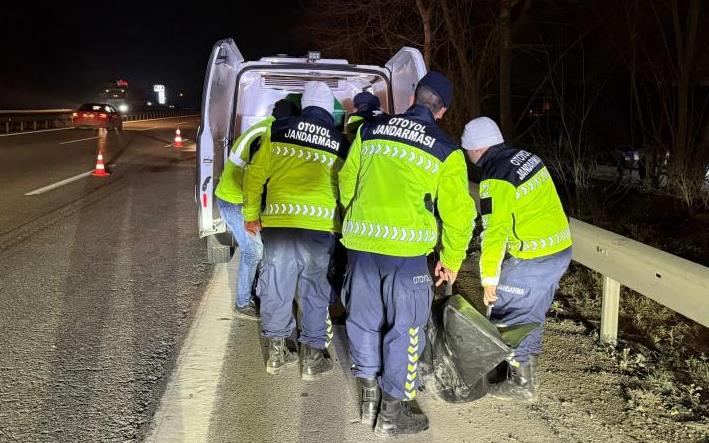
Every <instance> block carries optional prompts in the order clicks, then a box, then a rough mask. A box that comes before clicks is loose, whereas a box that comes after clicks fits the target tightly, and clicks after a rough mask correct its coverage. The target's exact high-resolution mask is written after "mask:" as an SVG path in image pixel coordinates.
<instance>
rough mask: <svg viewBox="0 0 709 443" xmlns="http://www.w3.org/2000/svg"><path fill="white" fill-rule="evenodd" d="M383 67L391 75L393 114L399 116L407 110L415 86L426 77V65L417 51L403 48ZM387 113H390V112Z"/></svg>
mask: <svg viewBox="0 0 709 443" xmlns="http://www.w3.org/2000/svg"><path fill="white" fill-rule="evenodd" d="M385 66H386V68H387V69H388V70H389V72H390V73H391V92H392V100H393V102H394V109H393V114H400V113H402V112H404V111H406V110H407V109H408V108H409V100H410V99H411V96H412V95H414V91H415V90H416V85H417V84H418V82H419V80H420V79H421V77H423V76H424V75H426V64H425V63H424V61H423V56H422V55H421V52H420V51H419V50H418V49H415V48H409V47H406V46H404V47H403V48H401V49H400V50H399V52H397V53H396V54H394V57H392V58H391V59H389V61H388V62H387V63H386V65H385ZM389 112H390V113H392V111H391V110H390V111H389Z"/></svg>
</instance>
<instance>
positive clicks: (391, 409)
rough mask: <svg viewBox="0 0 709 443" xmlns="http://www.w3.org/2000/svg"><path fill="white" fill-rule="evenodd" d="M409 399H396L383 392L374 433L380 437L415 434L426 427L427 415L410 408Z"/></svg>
mask: <svg viewBox="0 0 709 443" xmlns="http://www.w3.org/2000/svg"><path fill="white" fill-rule="evenodd" d="M411 403H412V402H410V401H403V400H397V399H395V398H393V397H392V396H390V395H389V394H387V393H386V392H385V393H384V396H383V398H382V404H381V406H380V407H379V415H378V416H377V425H376V426H375V427H374V433H375V434H377V435H379V436H382V437H391V436H394V435H399V434H416V433H418V432H421V431H425V430H426V429H428V417H426V414H424V413H423V412H416V411H413V410H412V409H411Z"/></svg>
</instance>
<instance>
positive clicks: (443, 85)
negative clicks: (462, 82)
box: [417, 71, 453, 108]
mask: <svg viewBox="0 0 709 443" xmlns="http://www.w3.org/2000/svg"><path fill="white" fill-rule="evenodd" d="M418 86H426V87H428V88H429V89H431V90H432V91H433V92H435V93H436V94H438V96H439V97H441V100H442V101H443V106H445V107H446V108H448V107H450V105H451V102H452V101H453V85H452V84H451V82H450V80H448V79H447V78H446V77H445V76H444V75H443V74H441V73H440V72H437V71H428V74H426V75H424V76H423V78H421V80H419V84H418ZM418 86H417V87H418Z"/></svg>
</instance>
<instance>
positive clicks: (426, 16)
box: [416, 0, 432, 69]
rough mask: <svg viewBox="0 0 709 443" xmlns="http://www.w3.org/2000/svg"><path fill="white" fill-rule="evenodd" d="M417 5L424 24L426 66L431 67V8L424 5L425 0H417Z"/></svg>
mask: <svg viewBox="0 0 709 443" xmlns="http://www.w3.org/2000/svg"><path fill="white" fill-rule="evenodd" d="M416 7H417V8H418V11H419V16H421V24H422V25H423V60H424V62H425V63H426V68H427V69H430V68H431V40H432V35H431V8H430V7H429V8H427V7H426V6H425V5H424V0H416Z"/></svg>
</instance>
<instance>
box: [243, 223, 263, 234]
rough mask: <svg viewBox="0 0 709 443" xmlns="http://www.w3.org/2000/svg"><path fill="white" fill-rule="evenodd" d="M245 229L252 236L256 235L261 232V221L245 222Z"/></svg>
mask: <svg viewBox="0 0 709 443" xmlns="http://www.w3.org/2000/svg"><path fill="white" fill-rule="evenodd" d="M244 229H245V230H246V232H248V233H249V234H251V235H256V234H258V233H259V232H260V231H261V222H260V221H259V220H255V221H250V222H244Z"/></svg>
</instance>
